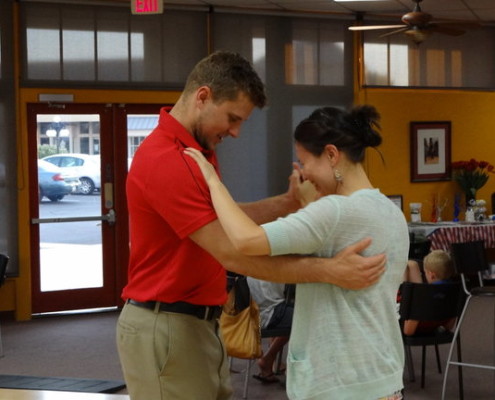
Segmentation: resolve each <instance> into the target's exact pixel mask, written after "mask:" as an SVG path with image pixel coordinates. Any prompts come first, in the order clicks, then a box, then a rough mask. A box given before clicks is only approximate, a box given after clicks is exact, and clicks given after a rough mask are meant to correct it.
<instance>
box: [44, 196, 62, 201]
mask: <svg viewBox="0 0 495 400" xmlns="http://www.w3.org/2000/svg"><path fill="white" fill-rule="evenodd" d="M47 197H48V199H49V200H50V201H59V200H62V199H63V198H64V196H60V195H58V196H47Z"/></svg>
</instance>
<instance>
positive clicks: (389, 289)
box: [186, 106, 409, 400]
mask: <svg viewBox="0 0 495 400" xmlns="http://www.w3.org/2000/svg"><path fill="white" fill-rule="evenodd" d="M378 120H379V115H378V113H377V112H376V110H375V108H373V107H371V106H357V107H354V108H353V109H351V110H350V111H342V110H340V109H337V108H333V107H326V108H321V109H318V110H316V111H314V112H313V113H312V114H311V115H310V116H309V117H308V118H306V119H305V120H303V121H302V122H301V123H300V124H299V125H298V126H297V128H296V130H295V148H296V153H297V156H298V159H299V163H300V165H301V167H297V166H296V167H295V170H294V173H295V174H299V175H300V177H301V181H303V180H308V181H310V182H311V183H312V184H313V185H314V187H315V188H316V190H317V192H318V194H319V196H318V199H317V200H316V201H314V202H311V203H309V204H308V205H307V206H305V207H304V208H302V209H300V210H299V211H298V212H296V213H294V214H290V215H288V216H287V217H285V218H280V219H278V220H276V221H274V222H271V223H268V224H264V225H262V226H258V225H256V224H255V223H254V222H253V221H252V220H251V219H249V218H248V217H247V216H246V215H245V214H244V213H243V212H242V210H241V209H240V208H239V207H238V206H237V205H236V203H235V202H234V200H233V199H232V198H231V196H230V194H229V193H228V191H227V190H226V188H225V187H224V186H223V184H222V183H221V182H220V180H219V179H218V176H217V175H216V173H215V171H214V170H213V168H212V167H211V165H210V164H209V163H208V162H207V161H206V160H205V159H204V158H203V156H202V155H201V154H200V153H199V152H197V151H196V150H194V149H187V150H186V154H188V155H189V156H191V157H193V158H194V159H195V160H196V161H197V162H198V164H199V166H200V168H201V170H202V172H203V175H204V176H205V179H206V181H207V182H208V185H209V187H210V192H211V197H212V200H213V203H214V206H215V210H216V212H217V215H218V218H219V220H220V222H221V224H222V226H223V228H224V230H225V231H226V233H227V235H228V236H229V238H230V240H231V241H232V243H233V244H234V245H235V246H236V248H237V249H238V250H240V251H241V252H243V253H245V254H249V255H265V254H270V255H281V254H313V255H315V256H318V257H332V256H333V255H334V254H336V253H337V252H338V251H339V250H341V249H343V248H344V247H346V246H348V245H349V244H352V243H355V242H357V241H358V240H360V239H363V238H365V237H372V239H373V240H372V244H371V246H370V247H369V248H367V249H366V251H365V255H369V254H377V253H382V252H383V253H386V255H387V266H386V272H385V273H384V274H383V276H382V278H381V279H380V281H379V282H378V283H377V284H375V285H374V286H371V287H369V288H366V289H363V290H359V291H353V290H346V289H343V288H340V287H338V286H335V285H330V284H323V283H305V284H298V285H297V289H296V302H295V304H296V307H295V311H294V318H293V325H292V332H291V338H290V342H289V353H288V360H287V392H288V395H289V398H290V399H297V400H303V399H312V400H329V399H330V400H331V399H336V400H356V399H360V400H377V399H388V400H391V399H394V400H396V399H402V394H401V390H402V388H403V383H402V372H403V364H404V355H403V346H402V339H401V333H400V328H399V323H398V320H397V313H396V295H397V290H398V288H399V285H400V283H401V281H402V276H403V273H404V266H405V265H406V264H407V257H408V248H409V235H408V229H407V223H406V220H405V218H404V215H403V213H402V212H401V210H400V209H399V208H398V207H397V206H396V205H395V204H393V203H392V202H391V201H390V200H389V199H388V198H387V197H386V196H384V195H383V194H382V193H380V191H379V190H378V189H376V188H373V186H372V184H371V182H370V180H369V179H368V177H367V175H366V173H365V171H364V168H363V166H362V162H363V160H364V155H365V150H366V148H368V147H377V146H379V145H380V144H381V141H382V139H381V136H380V134H379V133H378V131H377V128H378Z"/></svg>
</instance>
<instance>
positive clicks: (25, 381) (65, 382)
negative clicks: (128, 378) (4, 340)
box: [0, 375, 125, 393]
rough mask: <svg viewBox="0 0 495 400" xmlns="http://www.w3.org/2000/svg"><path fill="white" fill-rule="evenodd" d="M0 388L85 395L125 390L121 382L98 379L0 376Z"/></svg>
mask: <svg viewBox="0 0 495 400" xmlns="http://www.w3.org/2000/svg"><path fill="white" fill-rule="evenodd" d="M0 388H4V389H28V390H58V391H67V392H86V393H114V392H116V391H118V390H120V389H123V388H125V383H124V382H122V381H102V380H98V379H77V378H47V377H38V376H23V375H0Z"/></svg>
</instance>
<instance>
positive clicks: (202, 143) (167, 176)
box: [117, 52, 384, 400]
mask: <svg viewBox="0 0 495 400" xmlns="http://www.w3.org/2000/svg"><path fill="white" fill-rule="evenodd" d="M265 102H266V97H265V92H264V86H263V83H262V82H261V80H260V78H259V77H258V75H257V74H256V72H255V71H254V69H253V68H252V66H251V64H250V63H249V62H247V61H246V60H245V59H243V58H242V57H241V56H239V55H238V54H234V53H229V52H217V53H213V54H212V55H210V56H209V57H207V58H205V59H203V60H202V61H200V62H199V63H198V64H197V65H196V67H195V68H194V69H193V71H192V72H191V74H190V75H189V77H188V79H187V82H186V85H185V89H184V92H183V93H182V95H181V97H180V98H179V100H178V101H177V104H176V105H175V106H174V107H173V108H172V110H171V111H170V113H167V112H166V111H165V110H164V109H162V111H161V113H160V120H159V123H158V126H157V127H156V129H155V130H154V131H153V132H152V133H151V134H150V135H149V136H148V137H147V138H146V139H145V140H144V141H143V143H142V144H141V146H140V147H139V149H138V150H137V152H136V154H135V156H134V158H133V162H132V166H131V169H130V171H129V175H128V179H127V200H128V207H129V216H130V242H131V246H130V261H129V273H128V284H127V286H126V287H125V288H124V291H123V294H122V296H123V298H124V299H125V300H126V304H125V306H124V309H123V310H122V313H121V315H120V318H119V322H118V327H117V342H118V349H119V355H120V360H121V364H122V368H123V372H124V376H125V380H126V383H127V387H128V391H129V394H130V396H131V399H132V400H165V399H167V400H180V399H184V400H226V399H231V398H232V388H231V384H230V377H229V368H228V363H227V357H226V354H225V350H224V347H223V344H222V340H221V337H220V336H219V330H218V323H217V317H218V316H219V314H220V311H221V305H222V304H223V303H224V302H225V300H226V296H227V294H226V272H225V269H224V268H227V269H229V270H231V271H234V272H237V273H240V274H244V275H251V276H254V277H255V278H258V279H264V280H272V281H276V282H283V283H299V282H328V283H333V284H337V285H340V286H342V287H346V288H350V289H359V288H363V287H367V286H369V285H371V284H373V283H374V282H376V280H377V279H378V278H379V276H380V275H381V273H382V272H383V264H384V257H383V256H381V255H378V256H375V257H371V258H368V259H365V258H363V257H361V256H359V254H358V253H359V252H360V251H362V250H363V249H364V248H365V247H366V246H367V245H368V244H369V242H366V241H363V242H360V243H359V244H357V245H355V246H351V247H349V248H348V249H346V250H344V251H343V252H342V253H340V254H339V255H337V256H336V257H335V258H333V259H318V258H314V257H308V258H304V257H295V256H294V257H291V256H286V257H248V256H243V255H240V254H238V253H237V252H236V251H235V249H234V248H233V246H232V245H231V243H230V242H229V240H228V238H227V237H226V235H225V233H224V232H223V230H222V228H221V226H220V223H219V222H218V220H217V217H216V214H215V211H214V209H213V207H212V204H211V199H210V195H209V191H208V186H207V185H206V182H205V181H204V179H203V176H202V174H201V171H200V170H199V168H198V166H197V165H196V163H195V162H194V160H192V159H191V158H189V157H187V156H185V155H184V154H183V150H184V149H185V148H186V147H194V148H196V149H198V150H200V151H202V152H203V154H205V156H206V157H207V159H208V160H209V161H210V162H211V163H212V164H213V165H215V166H216V167H217V170H218V165H217V159H216V155H215V152H214V149H215V146H216V145H217V144H218V143H220V142H221V141H222V140H223V139H224V138H225V137H227V136H232V137H234V138H235V137H237V136H238V135H239V130H240V126H241V124H242V122H243V121H245V120H246V119H247V118H248V117H249V115H250V114H251V112H252V110H253V109H254V107H259V108H262V107H263V106H264V105H265ZM292 180H293V182H292V185H291V187H292V189H291V190H289V192H288V193H286V194H282V195H279V196H275V197H271V198H268V199H264V200H260V201H258V202H254V203H248V204H244V205H243V208H244V209H245V210H246V212H248V213H249V215H250V216H251V217H252V218H253V219H255V220H256V221H257V222H258V223H263V222H267V221H271V220H273V219H275V218H277V217H279V216H282V215H286V214H287V213H289V212H292V211H295V210H296V209H298V208H299V207H300V203H299V201H298V199H297V196H296V195H295V190H293V189H294V187H295V186H296V185H297V182H296V181H295V180H296V178H295V177H293V179H292ZM356 265H359V266H360V267H359V268H358V269H356Z"/></svg>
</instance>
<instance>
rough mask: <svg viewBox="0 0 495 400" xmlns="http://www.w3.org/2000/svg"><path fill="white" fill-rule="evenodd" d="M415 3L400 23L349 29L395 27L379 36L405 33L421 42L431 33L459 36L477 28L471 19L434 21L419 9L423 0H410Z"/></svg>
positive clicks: (363, 29)
mask: <svg viewBox="0 0 495 400" xmlns="http://www.w3.org/2000/svg"><path fill="white" fill-rule="evenodd" d="M412 1H413V2H414V3H415V6H414V10H413V11H411V12H408V13H406V14H404V15H403V16H402V18H401V19H402V22H403V23H404V24H402V25H368V26H351V27H349V29H350V30H351V31H366V30H375V29H376V30H377V29H395V30H394V31H392V32H388V33H385V34H383V35H380V37H385V36H390V35H395V34H397V33H405V34H406V35H408V36H410V37H411V39H412V40H413V42H414V43H416V44H420V43H422V42H423V41H424V40H425V39H426V38H427V37H428V36H430V35H431V34H432V33H434V32H435V33H442V34H445V35H451V36H459V35H462V34H463V33H465V32H466V30H467V29H475V28H479V27H480V24H479V23H477V22H471V21H452V20H450V21H435V20H433V16H432V15H431V14H428V13H426V12H424V11H422V10H421V7H420V6H419V3H421V2H422V1H423V0H412Z"/></svg>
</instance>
